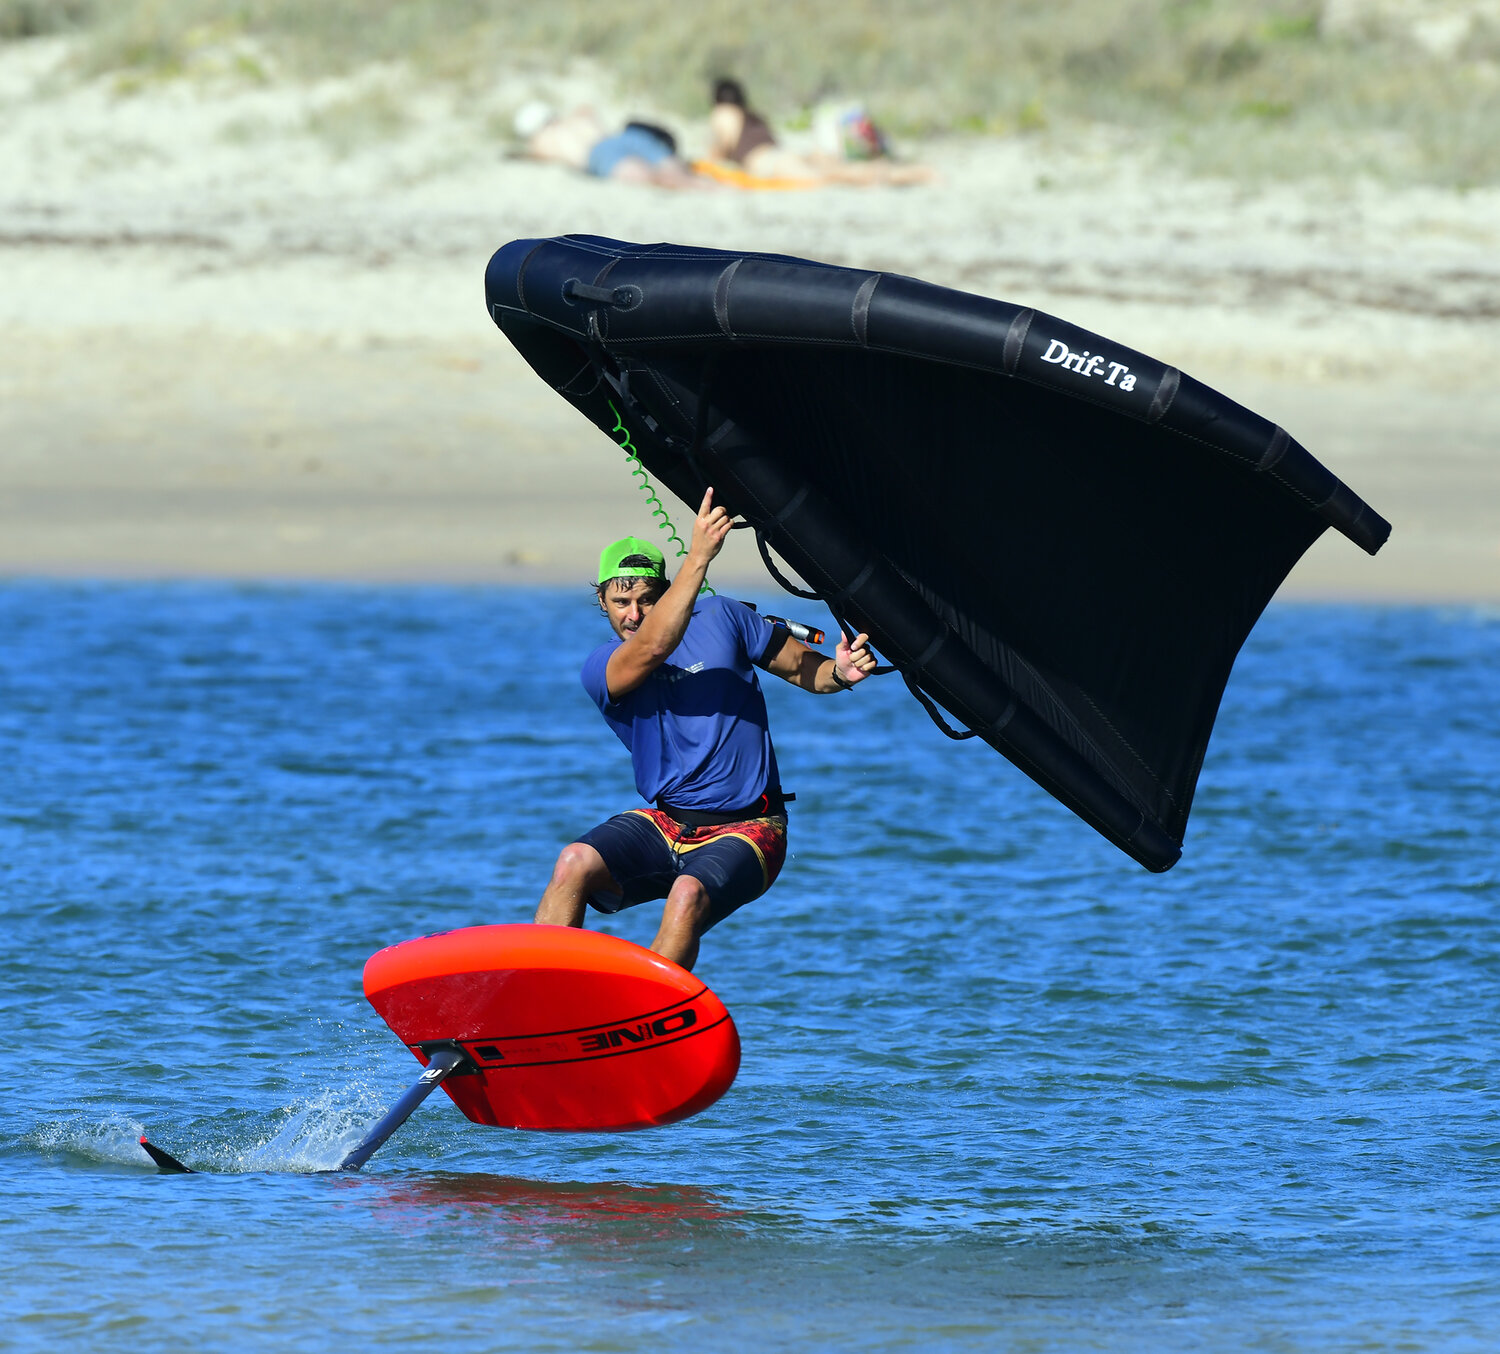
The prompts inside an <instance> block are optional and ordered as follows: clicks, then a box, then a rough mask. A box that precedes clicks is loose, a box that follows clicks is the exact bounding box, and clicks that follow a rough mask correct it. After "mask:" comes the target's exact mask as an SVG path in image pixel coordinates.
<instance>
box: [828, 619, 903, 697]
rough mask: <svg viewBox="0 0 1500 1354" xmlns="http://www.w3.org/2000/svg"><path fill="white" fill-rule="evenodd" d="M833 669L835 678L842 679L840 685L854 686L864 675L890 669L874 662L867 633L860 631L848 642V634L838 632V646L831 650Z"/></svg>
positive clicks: (871, 675)
mask: <svg viewBox="0 0 1500 1354" xmlns="http://www.w3.org/2000/svg"><path fill="white" fill-rule="evenodd" d="M833 671H834V676H835V678H836V679H840V678H841V679H842V682H841V685H843V686H855V685H857V684H858V683H860V682H862V681H864V679H865V678H866V677H873V676H875V674H876V673H879V672H890V671H892V669H890V668H882V667H880V666H879V665H878V664H877V663H876V662H875V655H874V654H872V653H871V652H870V637H869V635H867V634H865V633H863V632H861V633H859V634H858V635H856V636H855V637H854V643H853V644H850V643H849V636H848V635H846V634H844V633H842V632H840V634H839V642H838V646H837V648H835V649H834V651H833Z"/></svg>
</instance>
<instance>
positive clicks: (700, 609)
mask: <svg viewBox="0 0 1500 1354" xmlns="http://www.w3.org/2000/svg"><path fill="white" fill-rule="evenodd" d="M730 525H731V523H730V517H729V514H728V513H727V512H725V511H724V509H723V508H721V507H716V506H715V505H714V491H713V490H712V489H709V490H708V491H707V492H706V493H705V494H704V495H703V502H702V505H701V506H700V507H699V509H698V516H697V520H696V521H695V522H694V524H693V535H692V541H691V544H690V545H689V547H688V552H687V557H686V558H685V559H684V560H683V563H682V567H681V568H680V569H678V571H677V577H676V578H675V579H674V580H673V581H672V583H671V585H670V586H669V585H668V583H667V577H666V572H667V565H666V559H665V558H664V557H663V555H662V552H661V551H660V550H658V549H657V548H656V547H655V546H654V545H652V544H651V542H649V541H643V540H640V539H639V538H637V537H634V536H627V537H625V538H624V539H623V540H619V541H615V542H613V543H612V544H610V545H607V546H606V547H605V548H604V551H603V553H602V554H601V556H600V558H599V572H598V574H597V575H596V577H597V579H598V584H597V589H596V599H597V601H598V603H599V609H600V611H602V612H603V613H604V616H605V618H606V619H607V620H608V621H609V626H610V629H611V630H613V631H614V634H615V637H614V639H613V640H611V641H609V642H606V643H604V644H601V645H600V646H599V647H598V648H597V649H595V650H594V651H593V652H592V653H591V654H589V656H588V657H587V658H586V659H585V660H584V664H583V685H584V689H585V690H586V691H587V692H588V693H589V695H590V696H591V697H592V698H593V700H594V703H595V704H596V705H597V706H598V707H599V711H600V713H601V714H602V715H603V716H604V718H605V721H606V722H607V723H608V724H609V726H610V728H611V729H612V730H613V731H614V732H615V734H616V735H617V736H618V737H619V739H620V741H621V742H622V743H624V744H625V746H626V747H627V748H629V749H630V757H631V762H632V763H633V765H634V767H635V785H636V789H637V790H638V791H640V794H641V797H642V798H643V799H645V800H646V801H647V803H648V804H649V805H652V807H648V808H635V809H628V810H626V811H625V812H624V813H620V814H616V815H615V816H614V817H613V818H610V819H608V820H607V821H606V822H603V823H601V824H600V825H599V826H598V827H595V828H592V829H590V830H589V831H588V832H585V833H584V834H583V835H582V836H581V837H579V838H577V839H576V840H575V841H574V842H572V843H571V844H570V845H568V846H565V847H564V848H563V850H562V854H561V855H559V856H558V858H557V865H556V867H555V868H554V870H553V872H552V879H551V882H549V883H548V885H547V889H546V892H545V893H543V894H542V900H541V903H540V904H539V905H538V907H537V910H536V920H537V921H539V922H544V923H550V924H552V925H555V926H582V925H583V919H584V916H585V914H586V911H587V909H588V908H589V907H593V908H594V909H595V910H596V911H599V912H606V913H609V912H619V911H622V910H623V909H625V908H627V907H634V906H636V904H638V903H644V902H648V901H650V900H651V899H653V898H665V899H666V904H665V906H664V907H663V908H662V916H661V927H660V929H659V930H658V931H657V934H656V939H655V940H653V941H652V942H651V948H652V949H653V950H655V951H656V953H657V954H660V955H664V956H665V957H666V958H668V959H671V960H672V961H674V962H675V963H678V964H681V965H682V966H683V967H684V968H692V966H693V961H694V960H695V959H696V958H697V956H698V942H699V940H700V938H701V937H702V936H703V934H704V932H706V931H707V930H708V929H709V928H710V927H711V926H714V925H715V924H717V923H718V922H721V921H723V920H724V918H725V917H727V916H729V914H730V913H731V912H733V911H735V909H736V908H739V907H742V906H744V904H746V903H748V902H750V901H751V900H752V899H755V898H758V897H760V895H761V894H763V893H764V892H765V891H766V890H767V889H768V888H770V887H771V884H772V883H773V882H774V881H775V879H776V876H777V874H778V873H779V872H780V870H781V866H782V863H783V862H784V861H785V860H786V801H785V798H784V796H783V795H782V790H781V778H780V776H779V774H778V772H777V770H776V751H775V749H774V748H773V747H772V745H771V731H770V728H769V725H768V723H767V717H766V699H765V696H764V694H763V693H762V692H761V689H760V682H759V680H758V679H757V677H756V675H755V669H756V668H761V669H763V670H764V671H766V672H770V673H774V674H775V675H776V676H777V677H780V678H782V679H783V680H785V681H787V682H790V683H791V684H792V685H793V686H798V687H801V688H802V689H803V690H804V691H813V692H817V693H820V694H829V695H831V694H833V693H834V692H839V691H848V690H850V689H851V688H852V687H855V686H858V685H859V683H860V682H862V681H864V680H865V678H866V677H869V676H871V675H872V674H874V673H877V672H882V671H890V669H888V668H880V667H877V666H876V662H875V656H874V655H873V654H872V653H871V652H870V648H869V636H868V635H863V634H861V635H858V636H856V637H855V639H854V641H853V643H850V642H849V640H848V638H847V636H846V637H844V638H842V639H841V640H840V642H839V644H838V647H837V649H836V650H835V652H834V656H833V657H832V658H829V657H828V656H827V655H826V654H821V653H819V652H818V651H817V650H816V649H809V648H808V647H807V646H806V645H804V644H803V643H802V642H801V641H800V640H797V639H794V638H793V637H792V636H791V635H790V634H789V633H788V632H787V631H786V629H785V628H784V627H782V626H779V625H773V624H772V623H771V622H770V621H768V620H766V619H765V618H764V617H763V616H759V615H757V614H756V613H755V612H754V611H752V610H751V609H750V608H749V607H747V606H746V605H745V604H744V603H743V602H734V601H731V600H730V599H729V598H727V597H714V596H705V595H703V593H702V588H703V584H704V580H705V579H706V578H707V576H708V566H709V564H710V563H712V561H713V559H714V558H715V556H717V555H718V553H719V551H720V549H721V548H722V547H723V544H724V538H725V537H726V536H727V535H728V534H729V529H730Z"/></svg>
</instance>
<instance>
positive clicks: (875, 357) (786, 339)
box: [486, 236, 1390, 870]
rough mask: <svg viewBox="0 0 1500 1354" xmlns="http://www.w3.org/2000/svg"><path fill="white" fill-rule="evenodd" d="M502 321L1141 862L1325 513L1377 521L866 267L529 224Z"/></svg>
mask: <svg viewBox="0 0 1500 1354" xmlns="http://www.w3.org/2000/svg"><path fill="white" fill-rule="evenodd" d="M486 293H487V299H488V303H489V307H490V313H491V316H492V317H493V318H494V320H495V322H496V323H497V324H498V325H499V327H500V328H501V329H502V330H503V331H504V333H505V334H506V336H507V337H508V338H509V339H510V340H511V341H512V342H513V343H514V344H515V345H516V347H517V348H518V349H519V350H520V352H521V354H522V355H523V356H524V357H525V358H526V360H527V361H528V362H529V363H530V364H531V366H532V367H533V369H534V370H535V371H536V372H537V373H538V375H540V376H541V377H542V379H544V380H546V381H547V382H548V383H549V384H550V385H552V386H553V387H554V388H555V389H556V390H557V391H558V392H559V393H560V394H562V395H563V396H564V397H565V398H567V399H568V400H570V401H571V402H572V403H573V404H574V405H575V406H576V407H577V408H578V409H579V410H580V411H581V412H582V413H583V414H584V415H585V416H587V417H588V418H590V419H591V420H593V422H595V423H596V424H598V425H599V427H600V428H601V429H602V430H603V431H604V432H606V433H607V434H608V435H610V436H611V438H612V439H613V440H614V441H615V442H616V443H623V442H624V441H625V440H627V439H628V441H629V443H630V446H631V448H632V449H633V450H634V451H635V452H636V454H638V455H639V456H640V458H641V461H642V462H643V464H644V465H645V466H646V467H647V468H648V469H649V470H650V471H651V472H652V473H653V474H655V475H656V476H658V477H659V478H660V479H661V480H662V481H663V482H664V483H665V484H666V485H667V486H668V487H669V488H671V489H672V491H673V492H674V493H676V494H677V495H678V496H679V497H680V498H681V499H682V500H683V501H684V502H685V503H688V504H689V505H692V506H696V504H697V502H698V500H699V499H700V498H701V496H702V492H703V488H704V486H705V485H707V484H710V483H711V484H713V485H714V486H715V489H716V491H717V493H718V496H719V501H720V502H722V503H723V504H724V505H725V506H726V507H727V508H729V509H731V510H732V511H734V512H736V513H738V514H740V515H743V516H744V517H745V519H746V520H747V521H749V522H750V523H751V524H753V525H754V526H755V527H756V529H757V532H758V533H759V534H760V535H761V537H762V540H763V541H764V542H765V543H767V544H768V545H769V546H771V547H774V549H775V550H776V552H777V553H778V554H780V555H781V556H782V557H783V558H784V559H785V560H786V561H787V563H788V564H790V565H791V567H792V568H793V569H794V570H795V571H796V573H797V574H799V575H800V576H801V577H802V578H803V579H804V580H805V581H806V582H807V583H808V584H809V585H810V587H811V588H812V589H813V590H814V591H816V592H817V594H818V595H819V596H821V597H823V598H824V599H825V600H826V601H827V602H828V604H829V605H830V607H831V608H832V609H833V611H834V612H835V614H836V615H838V616H840V617H841V618H842V619H844V620H846V621H847V622H848V623H849V624H852V625H854V626H856V627H858V628H860V629H863V630H866V631H868V632H869V634H870V636H871V638H872V640H873V641H874V643H875V645H876V647H877V648H878V649H880V651H881V652H882V654H883V655H885V656H886V657H887V658H888V659H889V661H891V662H893V663H895V664H896V665H897V666H898V667H900V669H901V671H902V673H903V675H904V676H905V677H906V678H907V680H908V682H909V683H911V684H912V685H913V686H914V688H916V689H918V690H920V691H921V692H922V693H925V695H926V696H927V697H929V698H930V699H931V700H933V701H935V702H936V703H937V704H938V705H940V706H942V707H943V708H944V709H945V710H946V711H948V712H949V714H950V715H952V716H953V717H954V718H956V719H957V720H958V721H960V722H961V723H962V724H963V725H964V726H966V727H967V728H968V729H970V730H973V731H974V732H975V734H977V736H979V737H982V738H983V739H984V740H985V741H986V742H988V743H989V744H990V745H991V746H992V747H994V748H995V749H996V750H997V751H999V752H1000V753H1001V754H1003V755H1004V756H1005V757H1007V758H1009V759H1010V760H1011V761H1012V762H1014V763H1015V764H1016V765H1017V766H1018V767H1020V768H1021V770H1023V771H1024V772H1025V773H1026V774H1027V775H1028V776H1030V777H1031V778H1032V779H1033V780H1035V781H1036V782H1037V783H1038V784H1040V785H1041V786H1043V787H1044V788H1045V789H1046V790H1048V791H1049V792H1050V793H1051V794H1053V795H1055V796H1056V797H1057V798H1058V799H1059V800H1061V801H1062V802H1063V803H1064V804H1066V805H1067V806H1068V807H1069V808H1070V809H1072V810H1073V811H1074V812H1075V813H1077V814H1078V815H1079V816H1080V817H1081V818H1083V819H1084V820H1085V821H1087V822H1088V823H1090V824H1092V825H1093V826H1094V827H1095V828H1096V829H1098V831H1100V832H1101V833H1103V835H1104V836H1106V837H1107V838H1109V840H1110V841H1112V842H1114V843H1115V844H1116V845H1117V846H1119V847H1120V848H1121V849H1122V850H1123V851H1125V852H1127V853H1128V854H1129V855H1130V856H1132V857H1133V858H1134V859H1135V860H1137V861H1139V862H1140V863H1141V864H1142V865H1144V866H1145V867H1146V868H1147V869H1151V870H1165V869H1168V868H1170V867H1171V865H1173V864H1174V863H1175V862H1176V861H1177V859H1178V858H1179V856H1180V855H1181V847H1182V839H1183V833H1184V831H1185V829H1186V826H1187V820H1188V813H1189V810H1190V809H1191V806H1192V799H1193V791H1194V788H1195V786H1196V783H1197V779H1198V773H1199V770H1200V768H1201V767H1202V764H1203V757H1204V753H1205V751H1206V749H1207V746H1208V739H1209V735H1210V733H1211V732H1212V729H1213V723H1214V718H1215V716H1216V714H1217V712H1218V708H1219V701H1220V698H1221V696H1222V695H1223V691H1224V686H1225V683H1226V682H1227V681H1228V678H1229V673H1230V669H1231V667H1232V666H1233V663H1234V659H1235V656H1236V655H1237V654H1238V652H1239V649H1240V646H1241V645H1242V644H1243V643H1244V640H1245V637H1246V636H1247V635H1248V634H1249V632H1250V629H1251V627H1252V626H1253V625H1254V624H1255V621H1256V619H1257V618H1258V617H1259V615H1260V613H1261V611H1262V610H1263V609H1264V608H1265V606H1266V604H1267V602H1268V601H1269V600H1270V598H1271V596H1272V594H1273V593H1274V592H1275V591H1276V589H1277V587H1278V586H1279V585H1280V584H1281V581H1282V580H1283V579H1284V578H1285V577H1286V575H1287V574H1288V573H1289V572H1290V570H1291V569H1292V567H1293V566H1294V565H1295V564H1296V562H1297V560H1298V559H1300V558H1301V556H1302V554H1303V553H1304V552H1305V551H1306V550H1307V548H1308V547H1309V546H1310V545H1311V544H1312V543H1313V541H1315V540H1316V539H1317V537H1318V536H1319V535H1320V534H1321V533H1322V532H1323V531H1324V529H1325V528H1326V527H1328V526H1330V525H1331V526H1333V527H1335V528H1336V529H1337V530H1339V531H1341V532H1343V533H1344V534H1345V535H1346V536H1348V537H1349V538H1350V539H1351V540H1353V541H1354V542H1355V543H1356V544H1358V545H1359V546H1361V547H1362V548H1363V549H1365V550H1367V551H1368V552H1369V553H1371V554H1373V553H1375V551H1376V550H1378V549H1379V548H1380V546H1381V545H1382V544H1383V543H1384V541H1385V539H1386V538H1387V536H1389V534H1390V526H1389V524H1388V523H1387V522H1386V521H1385V520H1384V519H1382V518H1381V517H1380V516H1379V515H1378V514H1376V513H1375V512H1374V511H1373V510H1372V509H1370V508H1369V507H1368V506H1367V505H1366V504H1364V503H1363V502H1362V501H1361V500H1360V499H1359V498H1358V497H1357V496H1356V495H1355V494H1354V493H1353V492H1352V491H1351V490H1349V489H1348V488H1347V487H1346V486H1345V485H1343V484H1342V483H1341V482H1340V481H1339V480H1338V479H1337V478H1335V476H1334V475H1333V474H1332V473H1331V472H1329V471H1328V470H1327V469H1326V468H1325V467H1323V466H1322V465H1320V464H1319V463H1318V462H1317V461H1316V460H1315V459H1314V458H1313V457H1312V455H1311V454H1310V453H1309V452H1308V451H1307V450H1306V449H1305V448H1303V447H1302V446H1301V445H1299V444H1298V443H1297V442H1295V441H1293V440H1292V439H1291V438H1290V437H1288V436H1287V434H1286V433H1285V432H1284V431H1283V430H1282V429H1280V428H1278V427H1276V426H1275V425H1273V424H1271V423H1270V422H1268V421H1267V420H1265V419H1263V418H1260V417H1259V416H1258V415H1256V414H1254V413H1252V412H1251V411H1249V410H1248V409H1245V408H1243V407H1241V406H1240V405H1237V404H1235V403H1234V402H1233V401H1232V400H1229V399H1227V398H1226V397H1224V396H1222V395H1220V394H1218V393H1217V392H1215V391H1213V390H1210V389H1209V388H1208V387H1206V386H1204V385H1202V384H1200V383H1199V382H1197V381H1194V380H1193V379H1192V378H1191V377H1188V376H1184V375H1183V374H1182V373H1181V372H1179V371H1177V370H1176V369H1175V368H1171V367H1167V366H1165V365H1164V364H1162V363H1160V362H1157V361H1155V360H1154V359H1152V358H1149V357H1147V356H1145V355H1144V354H1141V353H1137V352H1134V351H1133V350H1131V349H1128V348H1125V347H1123V346H1121V345H1119V344H1116V343H1112V342H1111V341H1110V340H1108V339H1106V338H1102V337H1100V336H1099V335H1096V334H1091V333H1089V332H1088V331H1086V330H1082V329H1078V328H1077V327H1075V326H1072V325H1069V324H1067V323H1065V322H1064V321H1062V320H1058V319H1056V318H1054V317H1052V316H1049V315H1046V314H1043V313H1042V312H1039V311H1033V310H1029V309H1025V308H1023V307H1019V306H1013V305H1009V304H1007V303H1005V302H1001V301H994V300H989V299H986V298H983V297H977V296H971V295H969V294H967V293H964V292H956V291H952V290H948V289H946V288H941V287H935V286H931V285H929V284H926V283H922V282H918V281H915V280H913V279H910V278H905V277H899V276H894V275H890V274H883V273H870V272H861V271H858V270H854V269H846V268H833V267H829V266H827V265H824V264H818V263H812V262H808V261H804V260H799V259H788V258H782V257H776V256H761V255H744V254H732V253H725V252H720V251H717V250H706V249H691V248H683V247H679V246H674V245H632V244H624V243H621V242H618V241H612V240H602V239H598V238H594V237H585V236H567V237H562V238H560V239H554V240H518V241H515V242H513V243H511V244H509V245H506V246H505V247H504V248H502V249H501V250H500V251H499V252H498V253H496V254H495V256H494V258H493V259H492V260H491V262H490V266H489V270H488V273H487V275H486Z"/></svg>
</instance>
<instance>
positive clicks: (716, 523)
mask: <svg viewBox="0 0 1500 1354" xmlns="http://www.w3.org/2000/svg"><path fill="white" fill-rule="evenodd" d="M733 525H734V519H733V518H732V517H730V515H729V514H728V513H727V512H725V511H724V509H723V508H719V507H715V506H714V491H713V486H712V485H710V486H709V488H708V489H707V490H706V491H705V492H704V495H703V502H702V504H700V505H699V508H698V517H697V520H696V521H694V523H693V540H692V543H691V544H690V545H689V546H688V559H689V560H691V561H692V562H693V563H694V564H697V565H698V566H699V567H700V568H702V569H703V570H704V571H705V572H706V571H707V569H708V566H709V564H710V563H711V562H712V560H713V558H714V556H716V555H717V554H718V553H719V551H720V550H722V549H723V548H724V538H725V537H726V536H728V535H729V529H730V527H732V526H733Z"/></svg>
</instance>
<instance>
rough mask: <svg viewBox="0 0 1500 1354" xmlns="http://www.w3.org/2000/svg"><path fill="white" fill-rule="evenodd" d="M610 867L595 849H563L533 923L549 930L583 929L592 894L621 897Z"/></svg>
mask: <svg viewBox="0 0 1500 1354" xmlns="http://www.w3.org/2000/svg"><path fill="white" fill-rule="evenodd" d="M619 892H620V886H619V885H618V884H616V883H615V881H614V879H613V878H612V877H611V876H610V873H609V867H608V866H607V865H605V863H604V857H603V856H601V855H600V854H599V853H598V852H597V851H596V850H594V848H593V847H592V846H588V845H586V844H585V843H583V842H572V843H570V844H569V845H567V846H565V847H563V849H562V854H561V855H559V856H558V858H557V864H556V865H555V866H553V867H552V878H551V880H550V881H549V882H548V884H547V888H546V891H545V892H544V893H543V894H542V901H541V902H540V903H538V904H537V909H536V917H535V918H534V920H536V921H539V922H545V923H547V924H548V925H550V926H582V925H583V914H584V911H585V909H586V904H587V902H588V897H589V894H591V893H619Z"/></svg>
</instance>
